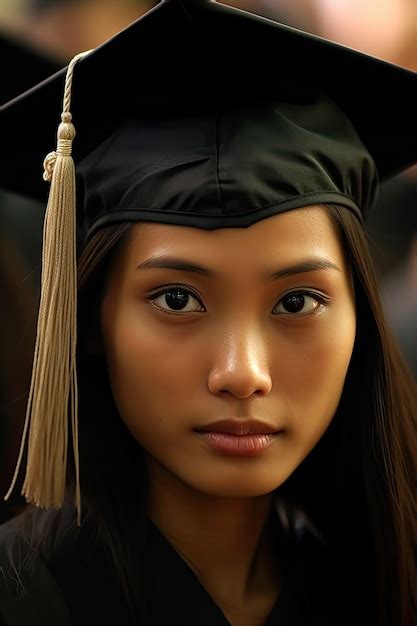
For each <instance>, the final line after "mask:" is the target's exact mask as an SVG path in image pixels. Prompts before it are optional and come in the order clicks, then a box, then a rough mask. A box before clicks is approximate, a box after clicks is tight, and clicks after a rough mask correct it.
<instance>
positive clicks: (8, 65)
mask: <svg viewBox="0 0 417 626" xmlns="http://www.w3.org/2000/svg"><path fill="white" fill-rule="evenodd" d="M0 58H1V59H2V63H1V69H0V105H2V104H4V103H5V102H7V101H8V100H11V99H12V98H15V97H16V96H18V95H19V94H20V93H22V92H24V91H26V90H27V89H29V88H30V87H33V86H34V85H36V84H37V83H39V82H40V81H41V80H44V79H45V78H47V77H48V76H51V74H55V72H56V71H57V70H58V69H59V67H60V65H59V64H58V63H57V62H56V61H55V60H53V59H50V58H49V57H47V56H46V55H45V56H44V55H42V54H41V53H40V52H38V51H36V50H33V49H32V48H31V47H30V46H28V45H27V44H25V43H23V42H22V41H20V40H19V39H16V38H15V37H10V36H9V35H6V34H5V33H3V32H0ZM62 65H63V64H62Z"/></svg>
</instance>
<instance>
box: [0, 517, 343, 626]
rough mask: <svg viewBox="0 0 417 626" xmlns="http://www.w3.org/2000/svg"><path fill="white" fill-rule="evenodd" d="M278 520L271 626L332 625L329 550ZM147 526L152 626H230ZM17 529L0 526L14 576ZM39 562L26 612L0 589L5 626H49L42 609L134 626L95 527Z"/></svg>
mask: <svg viewBox="0 0 417 626" xmlns="http://www.w3.org/2000/svg"><path fill="white" fill-rule="evenodd" d="M45 515H47V513H45ZM272 515H273V517H274V520H275V521H274V524H275V525H276V528H277V535H276V537H277V539H276V545H275V547H274V550H276V554H277V558H279V564H280V568H281V572H282V577H283V585H282V589H281V592H280V595H279V597H278V600H277V602H276V603H275V605H274V607H273V609H272V611H271V613H270V615H269V618H268V619H267V621H266V622H265V626H330V624H332V621H331V609H330V601H331V596H332V593H331V590H330V588H329V580H330V576H329V574H330V572H329V570H328V567H329V560H328V555H327V553H326V548H325V544H323V542H322V541H321V540H320V539H319V538H318V537H317V536H316V535H315V534H314V532H313V531H312V529H310V528H309V527H308V526H307V525H306V524H305V523H303V522H302V523H301V524H299V527H298V528H297V527H296V525H294V524H293V523H291V524H290V527H289V529H288V530H286V529H285V528H284V526H283V525H282V523H281V521H280V520H279V518H278V516H277V515H276V513H274V512H272ZM39 519H41V518H39ZM148 524H149V525H148V540H147V547H146V552H145V555H144V558H145V560H146V563H147V571H148V576H147V581H146V597H147V599H148V603H149V608H150V614H151V616H152V617H151V619H152V624H149V626H166V625H167V624H181V625H186V624H190V625H191V624H196V625H197V624H198V626H229V622H228V621H227V619H226V618H225V616H224V614H223V613H222V611H221V610H220V608H219V607H218V606H217V605H216V604H215V602H214V601H213V600H212V598H211V597H210V595H209V594H208V593H207V591H206V590H205V589H204V587H203V586H202V585H201V583H200V582H199V580H198V578H197V576H196V575H195V574H194V572H193V571H192V570H191V568H190V567H189V566H188V564H187V563H186V562H185V561H184V560H183V559H182V557H181V556H180V555H179V553H178V552H177V551H176V550H175V549H174V548H173V547H172V545H171V544H170V542H169V541H168V540H167V539H166V538H165V536H164V535H163V534H162V532H161V531H160V530H159V529H158V528H157V526H155V525H154V524H153V523H152V522H151V521H150V520H148ZM16 529H17V525H16V522H15V520H12V521H11V522H9V523H8V524H6V525H4V526H3V527H1V528H0V546H1V548H0V567H1V568H2V569H1V570H0V571H2V572H8V571H9V569H8V567H9V566H8V557H7V545H9V544H10V537H11V535H13V534H16ZM313 530H314V529H313ZM25 551H28V548H27V546H26V547H25V544H24V542H21V547H20V554H21V555H25ZM36 563H37V566H36V567H35V569H33V568H32V569H31V570H30V572H31V574H28V573H27V574H25V576H24V581H25V584H26V587H27V591H26V594H24V596H25V611H22V610H20V607H21V604H20V603H19V602H18V603H17V605H16V604H15V605H14V606H13V607H10V605H8V606H7V607H6V606H5V604H4V599H5V597H6V598H7V600H8V598H9V596H8V595H7V591H6V590H7V585H6V587H1V586H0V599H2V600H3V603H0V624H2V622H1V619H2V620H3V624H4V625H5V626H29V625H30V626H41V624H43V626H49V624H50V621H45V623H43V622H41V621H39V619H38V617H37V614H36V613H35V612H33V607H39V606H42V607H43V613H44V614H47V613H48V611H49V614H50V615H54V619H55V621H54V622H53V624H54V626H64V625H65V626H69V624H68V621H70V624H71V626H87V625H89V626H90V625H91V624H100V625H101V626H110V625H111V626H114V624H121V625H124V624H126V625H127V624H128V623H129V622H128V613H127V606H126V602H125V599H124V596H123V594H122V591H121V587H120V585H119V583H118V581H117V580H116V577H115V573H114V567H113V565H112V563H111V561H110V559H109V558H108V556H107V555H106V554H105V552H104V550H103V548H102V547H101V545H100V543H99V541H98V540H97V537H96V532H95V528H94V524H93V523H92V522H91V521H90V522H88V523H86V524H84V525H83V526H82V527H81V528H79V529H77V530H76V531H75V532H72V533H67V534H66V535H64V536H63V537H62V538H61V539H60V541H59V542H57V544H56V546H55V548H54V551H53V553H52V556H49V557H48V558H47V560H46V561H45V562H43V560H42V559H40V558H39V555H38V558H37V560H36ZM48 572H49V574H48ZM9 592H10V587H9ZM16 607H17V608H16ZM31 611H32V612H31ZM53 611H55V613H53ZM69 616H70V617H69ZM35 618H36V619H35ZM2 626H3V625H2ZM51 626H52V624H51Z"/></svg>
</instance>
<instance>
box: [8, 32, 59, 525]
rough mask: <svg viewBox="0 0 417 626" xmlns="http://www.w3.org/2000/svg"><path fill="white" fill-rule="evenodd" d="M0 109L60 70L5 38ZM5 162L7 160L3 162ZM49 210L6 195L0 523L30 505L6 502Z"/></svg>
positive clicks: (25, 388) (22, 406)
mask: <svg viewBox="0 0 417 626" xmlns="http://www.w3.org/2000/svg"><path fill="white" fill-rule="evenodd" d="M0 56H1V58H2V59H7V62H6V63H2V64H1V66H0V104H3V103H4V102H7V101H8V100H10V99H12V98H14V97H15V96H16V95H18V94H19V93H20V92H22V91H26V90H27V89H29V88H30V87H32V86H33V85H35V84H36V83H38V82H39V81H41V80H43V79H44V78H46V77H47V76H49V75H50V74H53V73H54V72H55V71H56V70H57V69H59V64H57V63H56V62H55V61H54V60H50V59H47V58H45V57H43V56H41V55H40V54H38V53H37V52H35V51H33V50H31V49H30V48H29V47H28V46H27V45H25V44H22V42H20V41H17V40H14V39H11V38H10V37H6V36H5V35H4V34H0ZM2 158H4V156H3V157H2ZM42 216H43V207H41V206H39V205H38V204H36V203H34V202H32V201H28V200H24V199H22V198H16V197H13V196H11V195H10V194H6V193H4V192H2V191H1V190H0V289H1V306H0V345H1V350H0V496H1V497H0V523H1V522H3V521H5V520H6V519H8V518H9V517H11V516H12V515H14V514H15V513H17V512H18V511H19V510H20V509H21V507H22V506H24V504H25V501H24V499H23V498H22V497H21V496H20V495H19V493H18V492H17V493H15V494H14V495H13V498H12V499H11V500H9V502H7V503H6V502H4V500H3V497H4V495H5V493H6V491H7V490H8V487H9V484H10V482H11V480H12V477H13V472H14V467H15V464H16V460H17V452H18V446H19V441H20V438H21V434H22V429H23V424H24V419H25V413H26V400H27V391H28V388H29V385H30V375H31V367H32V351H33V344H34V338H35V329H36V310H37V304H38V302H37V284H38V280H39V279H38V276H37V275H36V271H35V272H33V271H32V268H34V267H37V266H38V265H39V246H40V240H41V236H42Z"/></svg>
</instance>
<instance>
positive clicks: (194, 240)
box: [125, 206, 344, 268]
mask: <svg viewBox="0 0 417 626" xmlns="http://www.w3.org/2000/svg"><path fill="white" fill-rule="evenodd" d="M168 253H169V254H171V255H174V254H175V255H178V256H181V257H184V256H185V255H186V256H187V258H190V259H191V258H192V259H193V260H195V261H198V260H201V261H202V262H203V261H204V262H205V263H206V264H210V265H211V266H217V265H218V266H224V265H225V264H229V263H230V265H231V266H233V265H236V262H238V263H239V266H240V267H241V266H244V267H246V268H248V267H259V268H261V267H264V266H265V265H268V262H269V260H270V261H271V262H274V264H276V263H277V261H280V260H282V262H293V261H294V262H295V261H299V260H300V259H301V258H303V257H306V256H326V257H327V258H331V259H333V260H338V261H339V262H342V257H343V255H344V252H343V248H342V244H341V241H340V237H339V234H338V230H337V228H336V225H335V224H334V223H333V221H332V219H331V217H330V216H329V215H328V213H327V212H326V210H325V209H324V208H323V207H320V206H310V207H304V208H301V209H294V210H292V211H287V212H285V213H280V214H278V215H274V216H272V217H269V218H266V219H263V220H260V221H258V222H256V223H255V224H252V225H251V226H249V227H248V228H221V229H215V230H205V229H202V228H194V227H189V226H176V225H172V224H159V223H149V222H145V223H144V222H141V223H138V224H135V225H134V227H133V228H132V231H131V235H130V238H129V241H128V245H127V249H126V256H125V258H126V257H127V258H129V257H133V258H134V259H135V261H137V262H138V263H140V262H142V261H143V260H145V259H148V258H150V257H152V256H157V255H163V254H168Z"/></svg>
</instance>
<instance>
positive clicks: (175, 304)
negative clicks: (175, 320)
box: [148, 286, 204, 315]
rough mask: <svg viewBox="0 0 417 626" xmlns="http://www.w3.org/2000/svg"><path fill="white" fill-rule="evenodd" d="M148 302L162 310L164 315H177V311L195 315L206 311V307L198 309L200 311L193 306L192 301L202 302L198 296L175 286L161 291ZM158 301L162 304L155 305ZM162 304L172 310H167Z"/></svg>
mask: <svg viewBox="0 0 417 626" xmlns="http://www.w3.org/2000/svg"><path fill="white" fill-rule="evenodd" d="M148 300H149V301H150V302H151V303H152V305H153V306H155V307H156V308H157V309H160V310H161V311H163V312H164V313H168V314H169V313H173V314H174V315H175V312H176V311H178V312H180V313H195V312H200V311H202V310H204V307H203V309H198V310H196V309H195V308H193V307H192V306H191V305H192V301H193V300H194V301H196V302H200V300H199V299H198V298H197V296H194V295H193V294H192V293H191V291H189V290H188V289H183V288H181V287H175V286H173V287H170V288H169V289H163V290H161V291H159V292H158V293H156V294H154V295H153V296H150V297H149V298H148ZM158 300H160V303H158V304H154V302H155V303H157V301H158ZM161 303H163V304H165V305H166V306H168V307H169V308H170V309H171V310H167V309H165V308H164V307H163V305H161ZM200 305H201V302H200ZM201 306H202V305H201Z"/></svg>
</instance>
